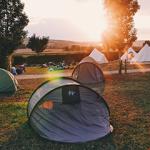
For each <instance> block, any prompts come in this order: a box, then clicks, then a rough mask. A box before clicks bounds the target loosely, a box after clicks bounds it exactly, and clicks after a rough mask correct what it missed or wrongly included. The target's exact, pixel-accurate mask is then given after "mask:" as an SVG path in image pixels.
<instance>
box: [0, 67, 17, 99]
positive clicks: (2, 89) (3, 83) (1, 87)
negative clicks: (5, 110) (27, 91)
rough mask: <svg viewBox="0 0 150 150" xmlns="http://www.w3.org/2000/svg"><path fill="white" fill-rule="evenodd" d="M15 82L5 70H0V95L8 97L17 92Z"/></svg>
mask: <svg viewBox="0 0 150 150" xmlns="http://www.w3.org/2000/svg"><path fill="white" fill-rule="evenodd" d="M17 84H18V82H17V80H16V79H15V77H14V76H13V75H12V74H11V73H10V72H9V71H7V70H4V69H1V68H0V95H1V96H10V95H12V94H14V93H15V92H16V91H17Z"/></svg>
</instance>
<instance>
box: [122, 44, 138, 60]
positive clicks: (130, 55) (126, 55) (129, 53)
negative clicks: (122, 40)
mask: <svg viewBox="0 0 150 150" xmlns="http://www.w3.org/2000/svg"><path fill="white" fill-rule="evenodd" d="M136 55H137V53H136V52H135V51H134V50H133V49H132V48H131V47H130V48H129V49H128V50H127V51H126V52H125V53H124V54H123V55H122V56H121V60H122V61H125V60H126V61H128V62H130V61H131V59H132V58H134V57H135V56H136Z"/></svg>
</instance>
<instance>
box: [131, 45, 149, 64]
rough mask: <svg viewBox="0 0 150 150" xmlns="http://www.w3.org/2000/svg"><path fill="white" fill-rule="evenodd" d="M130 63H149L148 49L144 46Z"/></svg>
mask: <svg viewBox="0 0 150 150" xmlns="http://www.w3.org/2000/svg"><path fill="white" fill-rule="evenodd" d="M131 62H150V47H149V46H148V45H147V44H146V45H145V46H144V47H143V48H142V49H141V50H140V52H139V53H138V54H137V55H136V56H135V57H134V58H133V59H132V60H131Z"/></svg>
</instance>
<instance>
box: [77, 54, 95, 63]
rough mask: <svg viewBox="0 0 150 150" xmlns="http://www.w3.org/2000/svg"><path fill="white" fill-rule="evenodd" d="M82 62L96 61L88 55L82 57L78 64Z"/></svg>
mask: <svg viewBox="0 0 150 150" xmlns="http://www.w3.org/2000/svg"><path fill="white" fill-rule="evenodd" d="M84 62H93V63H96V61H95V60H94V59H93V58H92V57H90V56H87V57H84V58H83V59H82V60H81V61H80V62H79V64H81V63H84Z"/></svg>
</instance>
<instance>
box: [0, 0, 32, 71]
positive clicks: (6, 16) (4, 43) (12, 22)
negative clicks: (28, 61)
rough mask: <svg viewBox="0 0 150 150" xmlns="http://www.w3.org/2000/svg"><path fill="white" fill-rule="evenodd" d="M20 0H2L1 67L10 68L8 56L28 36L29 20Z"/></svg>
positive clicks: (0, 26)
mask: <svg viewBox="0 0 150 150" xmlns="http://www.w3.org/2000/svg"><path fill="white" fill-rule="evenodd" d="M23 9H24V4H23V3H21V1H20V0H0V67H1V68H5V69H8V62H7V58H8V57H9V56H10V55H11V54H12V52H13V50H15V49H16V48H17V47H18V46H19V45H20V44H21V43H22V41H23V39H24V38H25V36H26V32H25V31H24V28H25V26H26V25H27V24H28V22H29V20H28V17H27V16H26V14H25V13H24V12H23Z"/></svg>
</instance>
